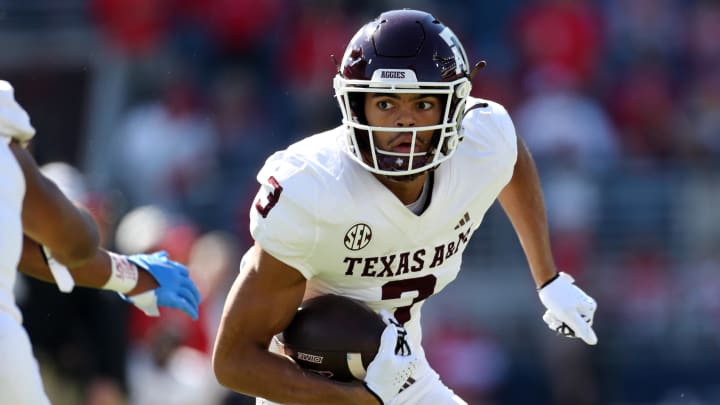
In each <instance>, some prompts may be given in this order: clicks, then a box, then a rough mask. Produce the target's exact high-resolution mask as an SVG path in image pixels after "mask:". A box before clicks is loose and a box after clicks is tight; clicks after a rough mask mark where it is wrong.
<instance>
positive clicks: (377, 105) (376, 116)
mask: <svg viewBox="0 0 720 405" xmlns="http://www.w3.org/2000/svg"><path fill="white" fill-rule="evenodd" d="M442 110H443V108H442V106H441V103H440V100H439V99H438V97H437V96H433V95H426V94H391V93H368V95H367V96H366V97H365V117H366V119H367V121H368V125H370V126H378V127H396V128H402V127H407V128H408V129H410V131H408V132H375V133H374V135H375V136H374V142H375V146H376V147H377V148H378V149H381V150H386V151H392V152H399V153H408V152H410V147H411V142H412V135H413V133H412V128H413V127H421V126H429V125H437V124H439V123H440V118H441V116H442ZM433 132H434V131H432V130H430V131H423V132H418V134H417V139H416V141H415V150H414V152H426V151H428V150H429V148H430V144H431V140H432V136H433Z"/></svg>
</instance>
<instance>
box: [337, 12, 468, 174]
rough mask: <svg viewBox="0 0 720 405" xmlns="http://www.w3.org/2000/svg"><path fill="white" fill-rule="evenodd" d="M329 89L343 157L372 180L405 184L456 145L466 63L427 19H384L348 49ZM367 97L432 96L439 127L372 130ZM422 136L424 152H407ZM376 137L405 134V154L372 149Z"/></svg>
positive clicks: (450, 37)
mask: <svg viewBox="0 0 720 405" xmlns="http://www.w3.org/2000/svg"><path fill="white" fill-rule="evenodd" d="M333 84H334V87H335V96H336V99H337V101H338V104H339V105H340V110H341V112H342V119H343V125H345V126H346V128H347V134H348V142H347V150H346V151H347V152H348V153H349V155H350V156H351V157H352V158H353V159H354V160H355V161H356V162H358V163H359V164H360V165H361V166H363V167H364V168H366V169H367V170H369V171H371V172H373V173H376V174H380V175H384V176H388V177H389V178H391V179H394V180H398V181H407V180H410V179H412V178H415V177H417V176H418V175H420V174H422V173H424V172H426V171H428V170H432V169H434V168H436V167H437V166H438V165H439V164H440V163H442V162H443V161H445V160H447V159H448V158H450V156H452V154H453V152H454V151H455V149H456V147H457V145H458V143H459V142H460V140H461V137H460V134H459V122H460V118H461V116H462V113H463V111H464V107H465V100H466V98H467V96H468V95H469V94H470V90H471V84H470V79H469V70H468V62H467V57H466V55H465V51H464V50H463V49H462V45H460V43H459V41H458V40H457V38H456V37H455V35H454V34H453V33H452V31H450V29H449V28H447V27H446V26H444V25H443V24H441V23H440V22H439V21H437V20H436V19H435V18H434V17H433V16H432V15H430V14H428V13H424V12H421V11H415V10H396V11H389V12H386V13H383V14H381V15H380V16H379V17H378V18H377V19H375V20H374V21H372V22H370V23H368V24H366V25H365V26H364V27H362V28H361V29H360V30H359V31H358V32H357V33H356V34H355V36H354V37H353V39H352V40H351V41H350V43H349V44H348V47H347V49H346V51H345V55H344V56H343V60H342V62H341V64H340V67H339V72H338V74H337V75H336V76H335V80H334V83H333ZM369 93H393V94H422V95H429V96H437V97H438V99H439V100H441V101H442V103H441V104H442V112H441V120H440V121H439V122H438V123H437V124H435V125H429V126H417V127H415V126H412V127H406V126H405V127H403V126H398V127H379V126H371V125H369V124H368V122H367V119H366V117H365V112H364V104H363V102H362V101H363V100H364V98H365V97H366V96H367V94H369ZM428 131H431V132H433V137H432V145H430V148H429V149H428V150H427V151H421V152H413V151H414V150H415V148H414V146H415V142H416V140H417V139H418V133H423V132H428ZM379 132H382V133H392V132H397V133H400V132H402V133H412V140H411V148H410V152H407V153H398V152H392V151H385V150H382V149H379V148H378V147H376V145H375V135H376V134H377V133H379Z"/></svg>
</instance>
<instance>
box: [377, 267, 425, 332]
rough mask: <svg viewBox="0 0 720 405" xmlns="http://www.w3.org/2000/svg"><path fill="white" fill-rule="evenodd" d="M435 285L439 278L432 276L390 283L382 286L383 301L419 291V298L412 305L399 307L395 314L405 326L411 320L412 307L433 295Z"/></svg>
mask: <svg viewBox="0 0 720 405" xmlns="http://www.w3.org/2000/svg"><path fill="white" fill-rule="evenodd" d="M435 284H437V278H436V277H435V276H433V275H432V274H428V275H426V276H424V277H418V278H410V279H406V280H395V281H390V282H387V283H385V284H383V286H382V299H384V300H391V299H395V298H400V297H402V295H403V294H404V293H406V292H411V291H417V296H416V297H415V298H414V299H413V301H412V304H410V305H407V306H404V307H398V308H397V309H396V310H395V313H394V314H393V315H395V319H397V320H398V322H400V323H403V324H404V323H405V322H407V321H409V320H410V307H412V306H413V305H415V304H416V303H418V302H420V301H422V300H424V299H425V298H427V297H429V296H431V295H433V293H434V292H435Z"/></svg>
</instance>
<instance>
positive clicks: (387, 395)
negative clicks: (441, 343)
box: [365, 310, 417, 405]
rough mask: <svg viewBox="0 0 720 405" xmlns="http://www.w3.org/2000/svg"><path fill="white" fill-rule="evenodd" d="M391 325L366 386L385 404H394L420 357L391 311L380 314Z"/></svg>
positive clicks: (381, 339) (371, 365)
mask: <svg viewBox="0 0 720 405" xmlns="http://www.w3.org/2000/svg"><path fill="white" fill-rule="evenodd" d="M380 315H381V316H382V318H383V321H385V324H386V325H387V326H386V327H385V330H384V331H383V333H382V336H381V337H380V348H379V349H378V352H377V354H376V355H375V358H374V359H373V361H372V362H371V363H370V364H369V365H368V368H367V374H366V375H365V387H367V389H368V390H370V392H371V393H372V394H373V395H375V397H377V399H378V400H380V401H381V403H382V404H385V405H388V404H392V403H393V402H394V400H395V397H396V396H397V394H398V393H399V392H400V390H401V389H403V386H404V385H405V383H406V382H407V381H408V379H409V378H410V376H411V375H412V374H413V373H414V372H415V368H416V367H417V364H416V363H417V358H416V356H415V354H414V353H412V351H411V350H410V345H409V344H408V342H407V340H406V338H407V331H406V330H405V328H403V327H402V325H400V323H399V322H398V321H397V320H395V318H393V316H392V315H390V314H389V313H388V312H387V311H385V310H382V311H380Z"/></svg>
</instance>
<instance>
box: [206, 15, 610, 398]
mask: <svg viewBox="0 0 720 405" xmlns="http://www.w3.org/2000/svg"><path fill="white" fill-rule="evenodd" d="M483 65H484V63H479V64H477V65H475V67H474V68H473V69H472V70H471V69H470V65H469V64H468V59H467V56H466V55H465V51H464V50H463V47H462V45H461V44H460V42H459V41H458V39H457V37H456V36H455V35H454V34H453V32H452V31H451V30H450V28H448V27H446V26H445V25H443V24H442V23H440V22H439V21H438V20H436V19H435V18H434V17H433V16H432V15H430V14H427V13H425V12H421V11H415V10H396V11H389V12H386V13H383V14H381V15H380V16H379V17H377V19H375V20H374V21H372V22H370V23H368V24H367V25H365V26H364V27H362V28H361V29H360V31H358V33H357V34H356V35H355V36H354V37H353V38H352V39H351V41H350V43H349V44H348V46H347V50H346V51H345V55H344V56H343V59H342V60H341V62H340V66H339V67H338V68H339V69H338V74H337V75H336V77H335V82H334V87H335V93H336V99H337V101H338V103H339V105H340V109H341V112H342V115H343V120H342V125H340V126H339V127H337V128H335V129H332V130H330V131H327V132H324V133H321V134H317V135H314V136H311V137H309V138H306V139H304V140H301V141H300V142H298V143H296V144H293V145H291V146H290V147H289V148H288V149H286V150H284V151H281V152H278V153H276V154H274V155H272V156H271V157H270V158H269V159H268V160H267V162H266V163H265V166H264V167H263V168H262V169H261V170H260V172H259V174H258V176H257V179H258V181H259V182H260V184H261V188H260V191H259V193H258V197H257V200H256V201H257V202H256V203H255V205H254V206H253V207H251V212H250V216H251V225H250V227H251V231H252V235H253V237H254V239H255V242H256V243H255V245H254V247H253V249H252V250H251V251H250V252H249V253H248V254H247V255H246V257H245V259H244V263H243V264H242V266H241V272H240V275H239V276H238V278H237V280H236V282H235V284H234V286H233V288H232V290H231V292H230V294H229V296H228V298H227V301H226V306H225V312H224V315H223V319H222V322H221V325H220V330H219V334H218V338H217V340H216V344H215V351H214V369H215V373H216V375H217V377H218V379H219V381H220V382H221V383H222V384H224V385H226V386H227V387H229V388H231V389H234V390H237V391H240V392H244V393H247V394H251V395H254V396H257V397H262V398H266V399H267V400H269V401H273V402H275V403H292V404H320V403H322V404H326V403H342V404H372V403H375V404H376V403H381V404H390V403H392V404H433V405H437V404H464V403H465V402H464V401H463V400H462V399H460V398H459V397H458V396H457V395H455V394H454V393H453V391H452V390H451V389H450V388H448V387H446V386H445V385H444V384H443V383H442V382H441V380H440V378H439V376H438V375H437V373H435V372H434V371H433V370H432V369H431V368H430V366H429V364H428V363H427V360H426V359H425V356H424V353H423V349H422V347H421V344H420V343H421V330H420V311H421V308H422V306H423V302H424V300H425V299H426V298H428V297H430V296H431V295H433V294H436V293H438V292H439V291H440V290H442V289H443V288H444V287H445V286H446V285H447V284H448V283H450V282H451V281H452V280H453V279H454V278H455V277H456V275H457V273H458V271H459V270H460V264H461V258H462V254H463V252H464V250H465V248H466V247H467V243H468V240H469V238H470V237H471V235H472V234H473V232H474V231H475V230H476V229H477V228H478V227H479V226H480V223H481V221H482V219H483V216H484V215H485V213H486V212H487V210H488V208H489V207H490V206H491V204H492V203H493V202H494V201H495V200H496V198H497V199H499V201H500V203H501V204H502V206H503V208H504V210H505V212H506V213H507V215H508V216H509V218H510V220H511V222H512V224H513V226H514V228H515V231H516V233H517V235H518V237H519V239H520V242H521V244H522V247H523V249H524V252H525V255H526V257H527V261H528V263H529V267H530V271H531V274H532V277H533V279H534V281H535V284H536V286H537V288H538V290H539V296H540V300H541V301H542V303H543V304H544V305H545V306H546V307H547V312H546V314H545V316H544V317H543V319H544V320H545V321H546V322H547V323H548V326H550V327H551V328H552V329H555V330H558V331H561V332H563V333H564V334H566V335H568V336H577V337H579V338H582V340H584V341H585V342H586V343H588V344H591V345H592V344H595V343H596V342H597V338H596V336H595V333H594V332H593V330H592V326H591V325H592V320H593V314H594V311H595V309H596V303H595V301H594V300H593V299H592V298H590V297H589V296H588V295H587V294H585V293H584V292H583V291H582V290H580V289H579V288H578V287H576V286H575V285H574V284H573V279H572V278H571V277H570V276H569V275H567V274H565V273H561V272H558V270H557V268H556V265H555V262H554V260H553V258H552V255H551V249H550V242H549V236H548V229H547V221H546V215H545V207H544V204H543V198H542V194H541V190H540V185H539V180H538V177H537V172H536V168H535V165H534V163H533V160H532V158H531V156H530V153H529V152H528V150H527V148H526V147H525V144H524V142H523V141H522V140H521V139H520V138H519V137H517V136H516V134H515V130H514V127H513V124H512V121H511V119H510V117H509V116H508V113H507V111H506V110H505V109H504V108H503V107H502V106H501V105H499V104H497V103H495V102H492V101H489V100H483V99H478V98H473V97H469V94H470V90H471V79H472V77H473V76H474V75H475V73H477V71H478V70H479V69H480V68H481V67H482V66H483ZM479 288H481V286H479ZM324 293H333V294H341V295H346V296H349V297H351V298H354V299H357V300H361V301H364V302H366V303H367V304H368V305H370V307H372V308H373V309H375V310H377V311H379V312H385V311H387V312H389V313H390V314H391V315H392V317H394V319H395V320H396V321H398V322H399V323H401V324H402V325H403V326H404V328H405V329H406V330H407V337H408V339H409V348H410V349H411V350H410V351H411V352H412V354H411V355H407V351H403V350H399V349H401V348H402V347H403V345H402V344H388V339H389V340H390V341H391V342H392V338H393V337H402V336H403V334H404V330H403V329H402V328H399V327H396V326H394V325H393V320H392V317H391V318H390V319H389V321H390V322H388V323H389V326H388V327H387V329H386V333H387V336H386V335H385V334H384V335H383V339H382V343H381V349H380V351H379V353H378V355H377V356H376V357H375V359H374V360H373V362H372V363H371V364H370V365H369V367H368V368H367V370H363V372H365V377H364V381H363V383H362V384H361V383H356V384H352V383H351V384H339V383H334V382H332V381H329V380H327V379H324V378H322V377H319V376H317V375H313V374H312V373H310V372H307V371H305V370H302V369H300V368H299V367H298V366H296V365H294V364H293V363H292V362H291V361H289V360H288V359H287V358H285V357H282V356H280V355H278V354H276V353H274V352H273V351H274V348H273V350H268V347H269V345H270V344H271V339H272V337H273V336H274V335H275V334H277V333H278V332H280V331H282V330H283V329H284V328H285V327H286V326H287V325H288V323H289V322H290V320H291V318H292V316H293V315H294V314H295V311H296V309H297V307H298V305H299V304H300V302H301V301H302V300H303V299H304V298H309V297H312V296H316V295H319V294H324ZM387 318H388V317H386V319H387ZM393 329H395V330H396V333H395V334H393V333H392V331H393ZM327 333H329V334H332V333H333V331H332V330H328V331H327ZM386 338H387V339H386ZM401 340H402V339H399V340H398V343H402V341H401ZM413 356H414V357H413ZM278 381H282V382H281V383H278ZM260 402H261V403H265V402H263V400H260Z"/></svg>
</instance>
